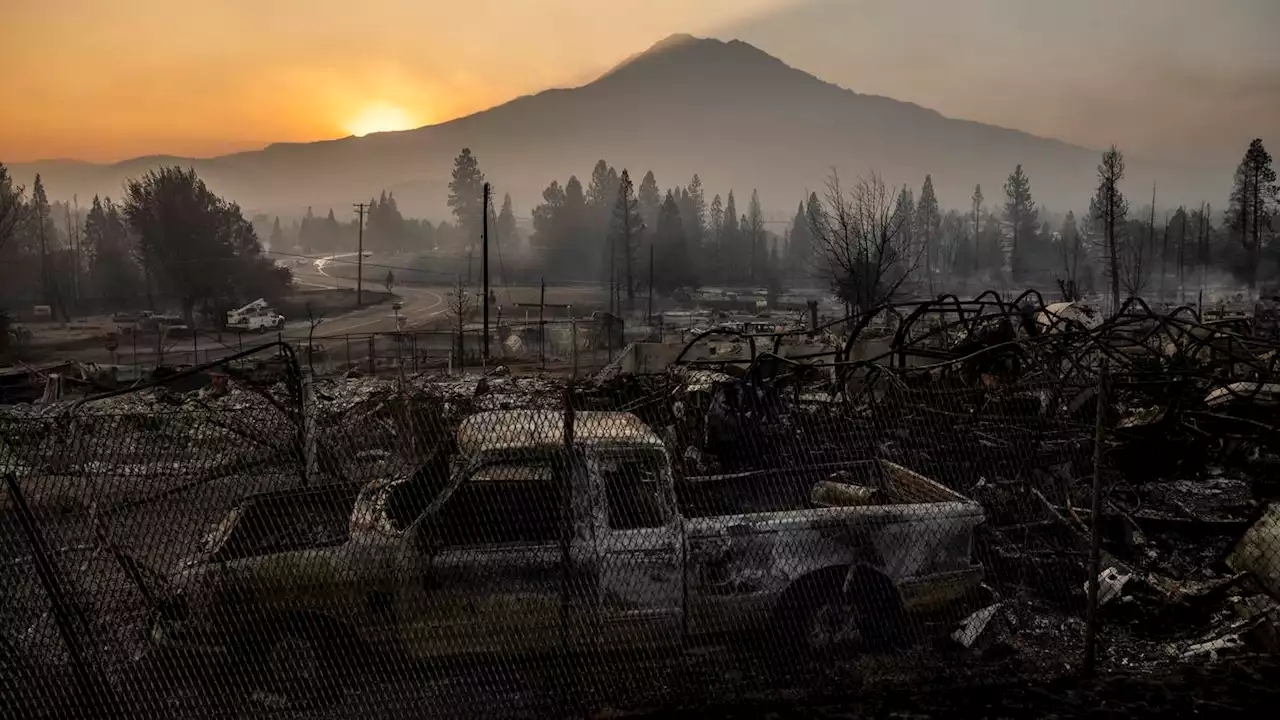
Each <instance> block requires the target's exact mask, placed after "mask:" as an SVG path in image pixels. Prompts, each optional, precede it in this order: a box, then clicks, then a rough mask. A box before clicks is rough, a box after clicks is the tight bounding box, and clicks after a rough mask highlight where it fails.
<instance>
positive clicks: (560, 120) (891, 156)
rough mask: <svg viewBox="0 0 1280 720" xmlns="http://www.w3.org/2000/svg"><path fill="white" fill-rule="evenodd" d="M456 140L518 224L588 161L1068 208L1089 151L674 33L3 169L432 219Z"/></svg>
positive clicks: (247, 203)
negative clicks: (831, 178)
mask: <svg viewBox="0 0 1280 720" xmlns="http://www.w3.org/2000/svg"><path fill="white" fill-rule="evenodd" d="M463 147H470V148H471V149H472V151H473V152H474V153H475V154H476V156H477V157H478V159H479V162H480V167H481V169H482V170H483V171H484V172H485V174H486V176H487V177H488V179H489V180H490V181H491V182H492V183H493V184H494V190H495V193H496V194H497V195H498V196H501V194H502V193H505V192H509V193H511V195H512V197H513V199H514V201H515V204H516V208H517V214H519V215H526V216H527V215H528V214H529V212H530V210H531V208H532V206H533V205H534V204H536V203H537V202H538V201H539V198H540V194H541V191H542V189H543V188H544V187H546V185H547V183H548V182H550V181H551V180H552V179H557V180H559V181H560V182H562V183H563V182H564V180H565V178H567V177H568V176H569V175H570V174H576V175H577V176H578V177H579V179H582V180H583V182H584V183H585V182H586V178H587V177H588V176H589V175H590V173H591V168H592V166H593V165H594V164H595V162H596V160H598V159H600V158H604V159H606V160H607V161H608V162H609V163H610V164H611V165H614V166H615V167H617V168H619V169H621V168H623V167H626V168H630V169H631V171H632V175H633V176H634V177H637V178H638V177H639V176H641V175H642V174H643V173H644V172H645V171H646V170H650V169H652V170H653V171H654V173H655V175H656V176H657V178H658V181H659V184H660V185H662V186H669V185H674V184H677V183H678V184H685V183H687V182H688V181H689V178H690V177H692V175H693V174H694V173H699V174H700V175H701V177H702V180H703V184H704V186H705V187H706V188H708V191H709V193H721V194H723V193H726V192H727V191H728V190H729V189H730V188H734V189H736V190H737V191H738V194H739V195H740V196H742V197H746V196H747V195H748V194H749V193H750V192H751V190H752V189H758V190H759V191H760V196H761V199H762V201H763V202H764V204H765V206H766V211H768V212H771V213H773V214H776V215H785V214H786V213H789V212H792V211H793V208H794V207H795V205H796V203H797V202H798V201H799V200H800V199H801V198H802V197H803V196H804V195H805V194H806V193H807V192H808V191H810V190H820V189H821V186H822V184H823V182H824V179H825V178H826V176H827V175H828V173H829V172H830V171H831V169H832V168H836V169H838V171H839V172H840V174H841V175H842V176H843V177H846V178H851V177H853V176H855V175H858V174H861V173H864V172H866V171H868V170H871V169H874V170H876V171H878V172H880V173H881V174H882V175H883V176H884V178H885V180H886V181H888V182H890V183H894V184H897V183H909V184H910V185H911V186H913V187H916V188H918V187H919V185H920V184H921V182H922V181H923V180H924V176H925V174H926V173H931V174H932V175H933V181H934V186H935V188H936V189H937V193H938V196H939V200H940V202H941V203H942V205H943V206H944V207H959V208H964V207H967V206H968V202H969V196H970V195H971V194H972V192H973V186H974V185H975V184H976V183H981V184H982V186H983V191H984V194H985V195H986V197H987V201H988V203H996V202H1000V201H1001V200H1002V198H1003V193H1002V191H1001V188H1002V186H1003V183H1004V180H1005V178H1006V177H1007V176H1008V174H1009V172H1010V171H1011V170H1012V169H1013V167H1014V165H1015V164H1017V163H1022V165H1023V167H1024V169H1025V170H1026V172H1027V174H1028V175H1029V176H1030V178H1031V182H1032V189H1033V192H1034V194H1035V198H1036V200H1037V201H1038V202H1040V203H1041V204H1045V205H1048V206H1050V207H1052V208H1055V209H1060V210H1067V209H1076V210H1080V209H1082V208H1083V207H1085V205H1086V204H1087V202H1088V199H1089V197H1090V196H1091V194H1092V191H1093V188H1094V186H1095V180H1094V171H1095V167H1096V165H1097V162H1098V156H1099V152H1098V151H1097V150H1091V149H1085V148H1080V147H1076V146H1073V145H1069V144H1066V143H1063V142H1059V141H1056V140H1051V139H1046V138H1040V137H1035V136H1032V135H1029V134H1027V133H1023V132H1019V131H1017V130H1009V129H1005V128H1000V127H995V126H991V125H984V124H981V123H976V122H969V121H965V120H957V119H953V118H947V117H944V116H942V115H941V114H939V113H937V112H934V111H932V110H929V109H926V108H923V107H920V106H918V105H915V104H911V103H905V102H899V101H897V100H893V99H890V98H887V97H881V96H874V95H861V94H858V93H855V92H852V91H850V90H846V89H844V88H841V87H839V86H836V85H833V84H831V83H827V82H824V81H822V80H820V79H818V78H817V77H814V76H813V75H810V74H808V73H805V72H803V71H801V70H797V69H795V68H793V67H790V66H788V65H786V64H785V63H783V62H782V61H780V60H778V59H777V58H775V57H773V56H771V55H769V54H767V53H765V52H763V51H761V50H759V49H757V48H755V47H753V46H751V45H748V44H746V43H743V42H740V41H736V40H735V41H730V42H722V41H719V40H710V39H699V38H694V37H691V36H688V35H675V36H672V37H670V38H667V39H665V40H663V41H661V42H659V43H658V44H656V45H654V46H653V47H652V48H650V49H649V50H647V51H645V52H643V53H640V54H638V55H635V56H632V57H631V58H628V59H627V60H626V61H624V62H623V63H621V64H619V65H618V66H616V67H614V68H613V69H611V70H610V71H609V72H607V73H605V74H604V75H603V76H601V77H600V78H598V79H597V80H595V81H593V82H591V83H588V84H586V85H583V86H581V87H577V88H573V89H556V90H547V91H545V92H541V93H538V94H536V95H530V96H525V97H521V98H517V99H515V100H512V101H510V102H508V103H505V104H503V105H500V106H497V107H494V108H491V109H489V110H485V111H483V112H478V113H475V114H473V115H469V116H467V117H463V118H458V119H456V120H452V121H449V122H445V123H441V124H438V125H431V126H427V127H422V128H418V129H416V130H406V131H402V132H391V133H378V134H372V135H368V136H365V137H360V138H356V137H348V138H343V139H339V140H328V141H322V142H312V143H277V144H273V145H270V146H268V147H266V148H264V149H262V150H257V151H251V152H241V153H236V154H232V155H224V156H220V157H216V158H209V159H186V158H171V157H164V158H160V157H144V158H136V159H133V160H128V161H125V162H121V163H116V164H111V165H95V164H91V163H81V162H72V161H62V160H60V161H50V162H35V163H26V164H23V163H19V164H15V165H13V166H12V168H11V169H12V171H13V173H14V174H15V176H16V177H17V178H18V179H19V181H20V182H23V183H28V184H29V183H30V180H31V178H32V177H33V176H34V174H35V173H37V172H39V173H41V174H42V175H43V176H44V182H45V186H46V187H47V188H49V192H50V195H51V196H52V197H56V198H61V197H70V196H71V195H72V194H73V193H74V194H77V195H79V196H80V197H81V198H84V197H89V196H92V195H94V194H102V195H113V196H118V195H120V194H121V188H122V185H123V183H124V181H125V179H126V178H128V177H131V176H136V175H138V174H140V173H142V172H145V171H146V170H147V169H149V168H151V167H155V166H157V165H159V164H162V163H170V164H172V163H179V164H182V165H191V166H193V167H195V168H196V170H197V171H198V172H199V173H200V174H201V176H202V177H204V178H205V179H206V181H207V182H208V183H209V184H210V186H211V187H212V188H213V189H214V190H215V191H216V192H219V193H221V194H224V195H227V196H229V197H231V198H232V199H234V200H237V201H238V202H240V204H241V205H242V207H244V208H245V210H246V211H248V212H267V213H275V214H299V213H301V212H302V211H303V210H304V209H305V208H306V207H307V206H311V207H314V208H316V211H317V212H323V211H325V210H327V209H328V208H330V207H332V208H333V209H334V210H335V211H336V212H338V213H339V214H342V213H343V212H344V211H345V209H346V208H348V207H349V206H350V205H351V203H355V202H360V201H362V200H367V199H368V198H370V197H372V196H376V195H377V194H378V193H379V191H381V190H383V189H387V190H390V191H393V192H394V193H395V195H396V199H397V201H398V202H399V205H400V208H401V210H402V211H404V212H406V213H409V214H413V215H425V216H428V217H435V218H443V217H445V216H446V214H447V209H446V207H445V198H446V195H447V185H448V180H449V174H450V170H451V168H452V162H453V158H454V156H455V155H456V154H457V153H458V151H459V150H460V149H461V148H463ZM1130 171H1131V172H1130V177H1131V178H1133V181H1134V184H1132V185H1131V187H1133V188H1135V191H1134V192H1135V193H1136V195H1138V196H1141V195H1142V193H1141V192H1137V191H1136V188H1138V187H1143V186H1147V187H1149V185H1150V182H1151V181H1150V179H1146V178H1147V177H1154V176H1155V175H1156V174H1157V169H1156V168H1155V167H1154V166H1146V165H1144V164H1142V163H1140V162H1137V161H1134V160H1133V159H1130ZM1158 174H1160V183H1161V188H1162V195H1161V197H1162V199H1163V198H1167V197H1171V196H1173V195H1177V194H1179V193H1181V194H1185V195H1186V198H1185V200H1186V201H1189V202H1190V201H1198V200H1199V199H1201V198H1202V197H1209V198H1211V199H1212V198H1216V197H1217V196H1218V194H1220V193H1222V192H1225V188H1226V187H1228V186H1229V185H1228V183H1229V177H1224V178H1207V179H1206V178H1204V177H1202V176H1195V175H1192V174H1190V173H1185V172H1181V171H1176V170H1174V171H1171V170H1169V169H1167V168H1165V169H1158ZM1206 181H1207V182H1206ZM1197 185H1204V187H1197ZM1206 190H1207V191H1211V192H1212V194H1210V195H1205V194H1203V191H1206ZM1179 201H1181V199H1180V200H1179Z"/></svg>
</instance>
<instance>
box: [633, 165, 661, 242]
mask: <svg viewBox="0 0 1280 720" xmlns="http://www.w3.org/2000/svg"><path fill="white" fill-rule="evenodd" d="M636 199H637V200H638V201H639V203H640V219H642V220H643V221H644V224H645V225H647V226H649V227H650V228H656V227H657V226H658V211H659V209H660V208H661V206H662V194H661V193H660V192H659V191H658V181H657V180H656V179H654V177H653V171H652V170H650V171H649V172H647V173H645V174H644V179H643V180H641V181H640V188H639V189H638V190H636Z"/></svg>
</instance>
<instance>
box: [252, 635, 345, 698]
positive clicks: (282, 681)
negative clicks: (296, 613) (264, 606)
mask: <svg viewBox="0 0 1280 720" xmlns="http://www.w3.org/2000/svg"><path fill="white" fill-rule="evenodd" d="M334 644H335V643H334V638H333V637H332V636H331V634H330V633H328V632H327V631H326V628H325V627H324V626H322V625H320V624H318V623H312V622H307V621H305V620H293V621H285V623H283V626H282V627H280V629H279V630H278V631H277V632H275V633H272V634H271V635H270V636H269V637H266V638H261V639H257V640H256V641H250V643H249V644H248V646H247V647H245V648H244V649H245V650H246V651H247V652H246V653H244V654H243V655H242V656H241V657H240V660H239V662H238V663H237V664H242V666H247V668H248V669H249V670H250V671H251V672H255V674H256V680H255V682H254V685H255V689H256V690H259V691H260V692H261V696H260V697H261V701H262V702H264V703H266V704H268V705H272V706H284V707H290V708H304V707H312V706H316V705H324V704H327V703H328V702H330V701H331V700H332V699H333V697H334V693H335V692H336V691H337V689H338V686H339V685H340V683H339V682H338V680H339V678H338V672H337V666H336V662H337V661H338V657H339V656H338V655H337V654H336V653H334V652H333V651H332V649H331V648H332V647H333V646H334Z"/></svg>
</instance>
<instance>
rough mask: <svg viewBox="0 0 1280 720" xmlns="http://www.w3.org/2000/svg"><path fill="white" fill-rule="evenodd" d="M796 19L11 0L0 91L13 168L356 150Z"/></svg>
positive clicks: (519, 5)
mask: <svg viewBox="0 0 1280 720" xmlns="http://www.w3.org/2000/svg"><path fill="white" fill-rule="evenodd" d="M785 4H787V0H698V1H697V2H688V0H646V2H645V3H643V4H640V3H621V4H602V5H600V6H598V7H597V8H596V9H591V5H590V4H589V3H585V2H582V0H537V1H536V2H533V1H530V2H524V1H522V0H465V1H464V2H461V1H460V2H445V1H443V0H418V1H416V2H414V1H412V0H365V1H364V2H359V3H351V2H339V1H338V0H309V1H306V2H300V1H287V0H216V1H215V2H209V3H191V2H181V1H179V2H174V0H114V1H107V0H40V1H39V2H34V3H15V4H13V5H12V7H6V9H5V10H4V14H3V21H4V26H3V27H0V64H2V66H3V67H7V68H11V69H15V68H21V70H20V71H16V72H9V73H6V75H7V77H6V80H5V82H4V83H3V84H0V161H8V162H16V161H22V160H32V159H37V158H52V157H75V158H81V159H91V160H115V159H121V158H125V157H132V156H136V155H146V154H162V153H163V154H180V155H197V156H201V155H215V154H220V153H225V152H230V151H235V150H241V149H252V148H256V147H261V146H262V145H265V144H267V143H269V142H273V141H286V140H316V139H322V138H332V137H342V136H345V135H348V134H351V132H352V131H353V130H354V129H356V127H355V126H356V125H358V124H359V120H360V118H361V117H362V116H368V115H370V114H372V115H373V116H374V119H375V120H377V119H380V118H385V117H386V116H387V115H388V114H392V115H400V116H402V118H403V119H404V120H408V121H411V122H412V124H413V125H415V126H417V125H425V124H430V123H434V122H439V121H442V120H447V119H450V118H453V117H457V116H459V115H463V114H467V113H469V112H473V111H475V110H479V109H483V108H485V107H489V106H491V105H494V104H497V103H500V102H503V101H505V100H508V99H510V98H512V97H514V96H516V95H520V94H525V93H529V92H535V91H538V90H542V89H545V88H547V87H549V86H556V85H570V84H580V83H581V82H584V81H586V80H589V79H591V77H592V76H593V75H594V74H595V73H597V72H599V71H601V70H603V69H606V68H608V67H609V66H611V65H612V64H614V63H616V62H618V61H619V60H621V59H622V58H623V57H625V56H626V55H628V54H630V53H632V52H635V51H637V50H640V49H643V48H644V47H646V46H647V45H649V44H651V43H652V42H654V41H656V40H658V39H659V38H661V37H663V36H664V35H666V34H669V33H672V32H678V31H690V32H699V31H705V30H708V29H709V28H712V27H713V26H715V25H717V24H720V23H723V22H727V21H731V20H735V19H743V18H746V17H749V16H750V15H751V14H752V13H757V12H760V11H762V10H766V9H770V8H774V7H777V6H780V5H785ZM6 5H9V3H6ZM640 7H643V12H639V11H638V9H639V8H640ZM615 9H616V10H615ZM621 11H625V16H624V15H623V12H621ZM376 124H377V123H375V125H376ZM366 126H367V123H366Z"/></svg>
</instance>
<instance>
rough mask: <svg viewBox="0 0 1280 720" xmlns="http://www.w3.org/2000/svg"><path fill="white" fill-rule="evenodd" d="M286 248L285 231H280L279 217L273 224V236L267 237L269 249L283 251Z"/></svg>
mask: <svg viewBox="0 0 1280 720" xmlns="http://www.w3.org/2000/svg"><path fill="white" fill-rule="evenodd" d="M284 246H285V242H284V230H281V229H280V216H279V215H277V216H276V219H275V222H273V223H271V235H269V236H268V237H267V247H268V248H275V249H276V250H282V249H284Z"/></svg>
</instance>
